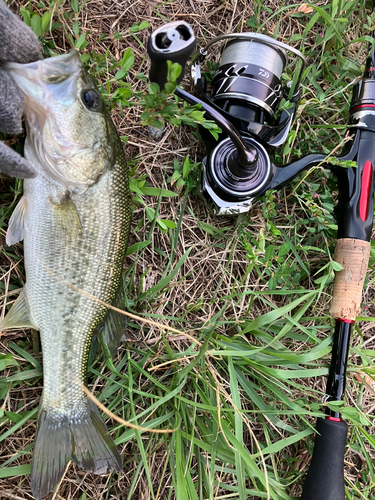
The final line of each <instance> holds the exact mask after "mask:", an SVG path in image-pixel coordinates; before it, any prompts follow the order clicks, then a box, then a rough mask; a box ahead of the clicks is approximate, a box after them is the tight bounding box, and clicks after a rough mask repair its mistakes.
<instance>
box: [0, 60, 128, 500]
mask: <svg viewBox="0 0 375 500" xmlns="http://www.w3.org/2000/svg"><path fill="white" fill-rule="evenodd" d="M8 69H9V71H10V72H11V74H12V76H13V77H14V78H15V80H16V81H17V83H18V85H19V86H20V88H21V89H22V91H23V94H24V99H25V118H26V125H27V133H28V135H27V141H26V143H25V156H26V157H27V159H28V160H29V162H30V163H31V164H32V165H33V166H34V167H35V169H36V170H37V172H38V175H37V177H35V178H33V179H27V180H25V182H24V194H23V197H22V199H21V201H20V203H19V205H18V206H17V207H16V209H15V211H14V213H13V215H12V217H11V220H10V222H9V228H8V232H7V244H14V243H16V242H18V241H21V240H22V239H23V240H24V255H25V270H26V284H25V286H24V289H23V291H22V292H21V294H20V297H19V298H18V299H17V301H16V303H15V304H14V305H13V307H12V309H11V311H10V312H9V314H8V315H7V316H6V318H5V319H4V320H3V322H2V323H1V324H0V329H6V328H12V327H30V326H31V327H33V328H35V329H37V330H39V332H40V337H41V344H42V351H43V378H44V386H43V395H42V400H41V403H40V407H39V413H38V422H37V433H36V442H35V446H34V454H33V461H32V467H31V489H32V493H33V495H34V498H36V499H37V500H39V499H41V498H42V497H43V496H45V495H47V494H48V493H49V492H50V491H52V490H53V488H54V487H55V486H56V485H57V484H58V483H59V481H60V480H61V477H62V476H63V473H64V471H65V468H66V465H67V463H68V462H69V460H72V461H73V462H74V463H76V464H77V465H79V466H80V467H82V468H83V469H84V470H86V471H89V472H94V473H96V474H103V473H106V472H110V471H114V472H118V471H120V470H121V467H122V465H121V458H120V455H119V453H118V451H117V449H116V447H115V445H114V443H113V441H112V439H111V437H110V436H109V434H108V432H107V429H106V427H105V424H104V422H103V420H102V419H101V416H100V414H99V411H98V410H97V408H96V407H95V405H93V404H92V402H91V401H90V399H88V397H87V395H86V394H85V392H84V390H83V388H82V385H83V384H85V383H86V378H87V363H88V355H89V350H90V345H91V340H92V336H93V335H94V333H95V332H97V331H98V330H99V329H101V330H102V338H103V340H104V341H105V342H106V343H107V346H108V347H109V349H110V350H111V352H112V353H114V352H115V351H116V348H117V345H118V343H119V342H120V341H121V339H122V336H123V333H124V326H125V325H124V316H120V315H118V313H115V312H113V311H110V312H109V311H108V307H106V306H105V305H104V304H103V302H104V303H106V304H113V303H116V301H117V300H118V297H120V298H121V291H122V286H121V275H122V268H123V262H124V257H125V251H126V246H127V240H128V233H129V227H130V194H129V178H128V169H127V166H126V162H125V158H124V153H123V149H122V145H121V141H120V139H119V137H118V135H117V132H116V130H115V128H114V126H113V124H112V122H111V120H110V117H109V115H108V113H107V111H106V110H105V107H104V105H103V103H102V101H101V97H100V94H99V93H98V91H97V90H96V88H95V85H94V84H93V82H92V80H91V79H90V77H89V76H88V75H87V74H86V73H85V72H84V71H83V69H82V65H81V62H80V59H79V56H78V54H77V53H76V52H72V53H70V54H68V55H64V56H58V57H55V58H50V59H47V60H44V61H38V62H36V63H31V64H27V65H20V64H9V66H8ZM95 298H96V299H99V300H95ZM122 305H123V301H122Z"/></svg>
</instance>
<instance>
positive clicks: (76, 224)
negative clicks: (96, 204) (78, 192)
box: [51, 192, 82, 238]
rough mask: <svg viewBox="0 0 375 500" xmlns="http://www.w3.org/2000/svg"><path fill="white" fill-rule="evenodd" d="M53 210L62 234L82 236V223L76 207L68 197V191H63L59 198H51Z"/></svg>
mask: <svg viewBox="0 0 375 500" xmlns="http://www.w3.org/2000/svg"><path fill="white" fill-rule="evenodd" d="M51 203H52V206H53V210H54V218H55V221H56V223H57V224H58V225H59V226H60V227H59V228H60V229H61V231H62V232H63V234H69V235H71V236H73V237H78V238H80V237H81V236H82V224H81V220H80V218H79V214H78V212H77V209H76V207H75V205H74V203H73V201H72V199H71V198H70V195H69V193H68V192H67V193H65V194H64V195H63V196H62V197H61V198H60V199H59V200H53V199H51Z"/></svg>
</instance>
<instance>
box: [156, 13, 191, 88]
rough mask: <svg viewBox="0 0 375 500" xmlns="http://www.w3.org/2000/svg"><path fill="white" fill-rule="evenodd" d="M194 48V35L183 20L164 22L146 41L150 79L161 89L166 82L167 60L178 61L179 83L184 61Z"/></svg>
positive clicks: (183, 70)
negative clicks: (180, 68) (179, 66)
mask: <svg viewBox="0 0 375 500" xmlns="http://www.w3.org/2000/svg"><path fill="white" fill-rule="evenodd" d="M194 49H195V35H194V32H193V30H192V28H191V26H190V25H189V24H188V23H186V22H185V21H174V22H172V23H168V24H165V25H164V26H161V27H160V28H158V29H156V30H155V31H153V32H152V33H151V36H150V38H149V39H148V42H147V52H148V55H149V56H150V59H151V69H150V75H149V78H150V81H151V82H156V83H157V84H158V85H159V87H160V88H161V89H163V88H164V86H165V84H166V82H167V75H168V65H167V61H171V62H172V63H178V64H180V65H181V67H182V72H181V75H180V76H179V77H178V78H177V83H180V82H181V80H182V78H183V77H184V73H185V65H186V61H187V60H188V59H189V57H190V55H191V53H192V52H193V50H194Z"/></svg>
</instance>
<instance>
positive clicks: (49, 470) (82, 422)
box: [31, 401, 122, 500]
mask: <svg viewBox="0 0 375 500" xmlns="http://www.w3.org/2000/svg"><path fill="white" fill-rule="evenodd" d="M69 460H72V461H73V463H75V464H77V465H79V467H82V469H84V470H85V471H87V472H93V473H94V474H106V473H107V472H120V471H121V469H122V463H121V457H120V455H119V453H118V451H117V448H116V446H115V444H114V442H113V441H112V438H111V437H110V435H109V434H108V431H107V428H106V426H105V423H104V422H103V420H102V418H101V416H100V414H99V411H98V409H97V408H96V406H95V405H94V404H93V403H92V402H91V401H87V404H86V406H85V407H84V408H82V410H81V411H80V412H79V413H77V414H73V413H69V414H68V415H67V414H63V413H62V411H61V410H58V409H53V410H52V409H48V410H46V409H44V408H43V406H42V407H41V408H40V410H39V415H38V429H37V434H36V441H35V446H34V455H33V460H32V464H31V491H32V493H33V496H34V498H35V499H36V500H40V499H41V498H43V497H44V496H46V495H48V493H49V492H50V491H52V490H53V489H54V488H55V487H56V486H57V485H58V483H59V481H60V480H61V478H62V477H63V474H64V471H65V468H66V466H67V464H68V462H69Z"/></svg>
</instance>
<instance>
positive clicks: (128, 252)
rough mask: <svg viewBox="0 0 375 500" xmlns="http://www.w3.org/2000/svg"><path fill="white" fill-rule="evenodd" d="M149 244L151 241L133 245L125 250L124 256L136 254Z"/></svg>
mask: <svg viewBox="0 0 375 500" xmlns="http://www.w3.org/2000/svg"><path fill="white" fill-rule="evenodd" d="M150 243H151V240H146V241H139V242H138V243H134V245H130V247H128V248H127V250H126V254H125V255H131V254H132V253H136V252H138V251H139V250H142V249H143V248H146V247H147V246H148V245H149V244H150Z"/></svg>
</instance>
